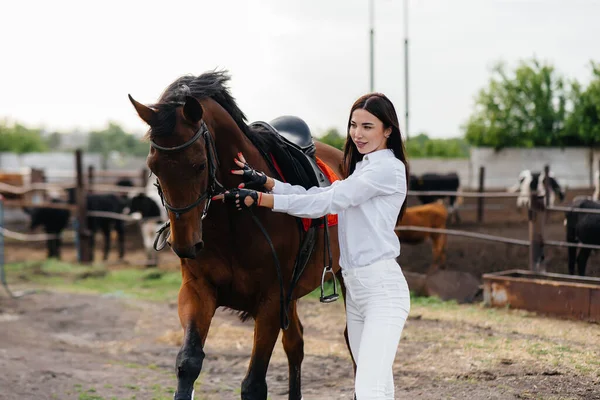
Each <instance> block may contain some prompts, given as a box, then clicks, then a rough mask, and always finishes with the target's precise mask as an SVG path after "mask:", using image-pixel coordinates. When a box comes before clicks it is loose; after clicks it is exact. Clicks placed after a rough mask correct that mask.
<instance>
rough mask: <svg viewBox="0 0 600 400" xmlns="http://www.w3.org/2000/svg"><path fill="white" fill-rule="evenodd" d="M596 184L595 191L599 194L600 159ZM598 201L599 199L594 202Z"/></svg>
mask: <svg viewBox="0 0 600 400" xmlns="http://www.w3.org/2000/svg"><path fill="white" fill-rule="evenodd" d="M597 178H598V182H596V185H597V186H596V189H597V190H598V191H599V192H600V158H599V159H598V176H597ZM598 200H600V198H597V199H596V201H598Z"/></svg>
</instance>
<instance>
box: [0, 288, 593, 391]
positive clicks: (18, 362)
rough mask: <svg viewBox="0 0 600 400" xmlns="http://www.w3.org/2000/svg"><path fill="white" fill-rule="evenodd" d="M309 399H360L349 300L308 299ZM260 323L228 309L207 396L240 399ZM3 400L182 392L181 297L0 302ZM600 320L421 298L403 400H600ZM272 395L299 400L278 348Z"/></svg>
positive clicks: (207, 366)
mask: <svg viewBox="0 0 600 400" xmlns="http://www.w3.org/2000/svg"><path fill="white" fill-rule="evenodd" d="M300 315H301V319H302V321H303V323H304V326H305V354H306V356H305V359H304V363H303V371H302V373H303V376H302V382H303V394H304V398H305V399H314V400H321V399H323V400H324V399H350V398H351V388H352V367H351V361H350V358H349V356H348V353H347V351H346V347H345V344H344V341H343V336H342V331H343V324H344V312H343V304H342V303H341V302H337V303H334V304H330V305H322V304H320V303H319V302H318V301H315V300H303V301H301V303H300ZM252 327H253V324H252V322H247V323H241V322H239V320H238V319H237V318H236V317H235V316H233V315H232V314H231V313H230V312H228V311H226V310H221V311H219V312H217V314H216V315H215V317H214V319H213V323H212V326H211V330H210V333H209V337H208V339H207V345H206V354H207V358H206V360H205V362H204V369H203V372H202V374H201V376H200V378H199V380H198V383H197V385H196V398H197V399H235V398H239V393H240V389H239V388H240V385H241V381H242V379H243V377H244V375H245V372H246V368H247V365H248V360H249V355H250V352H251V345H252V336H253V334H252ZM0 332H1V339H0V354H1V356H0V372H1V373H0V398H1V399H3V400H17V399H18V400H21V399H84V400H85V399H88V400H92V399H96V400H98V399H155V400H165V399H170V398H172V394H173V391H174V387H175V384H176V381H175V374H174V367H173V366H174V362H175V356H176V354H177V351H178V347H179V345H180V343H181V333H180V327H179V322H178V320H177V311H176V307H175V305H174V303H170V304H158V303H150V302H144V301H139V300H132V299H123V298H115V297H114V296H111V295H104V296H99V295H84V294H69V293H60V292H47V291H42V292H38V293H35V294H29V295H26V296H24V297H22V298H19V299H16V300H9V299H8V298H7V297H2V298H0ZM598 344H600V328H598V326H597V325H592V324H588V323H584V322H576V321H561V320H552V319H547V318H543V317H535V316H533V315H531V314H525V313H519V312H518V311H508V310H485V309H484V310H482V309H480V307H479V306H451V307H441V308H439V309H437V308H436V307H433V308H432V307H428V306H422V305H418V304H416V305H413V307H412V310H411V315H410V317H409V320H408V321H407V324H406V328H405V330H404V333H403V339H402V341H401V344H400V349H399V351H398V353H397V357H396V361H395V364H394V372H395V376H396V398H397V399H529V398H531V399H600V364H599V363H598V361H597V360H598V356H600V353H599V346H598ZM267 381H268V386H269V394H270V398H271V399H287V363H286V359H285V354H284V352H283V349H282V346H281V343H280V342H279V343H278V344H277V347H276V350H275V353H274V356H273V359H272V361H271V364H270V368H269V373H268V380H267Z"/></svg>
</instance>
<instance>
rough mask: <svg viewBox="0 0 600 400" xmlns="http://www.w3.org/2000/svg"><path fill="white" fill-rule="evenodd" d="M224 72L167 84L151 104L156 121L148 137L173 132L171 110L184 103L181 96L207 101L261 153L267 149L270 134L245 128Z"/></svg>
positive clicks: (173, 117) (227, 75)
mask: <svg viewBox="0 0 600 400" xmlns="http://www.w3.org/2000/svg"><path fill="white" fill-rule="evenodd" d="M229 80H230V76H229V74H228V73H227V71H211V72H205V73H203V74H202V75H199V76H193V75H185V76H182V77H180V78H178V79H177V80H175V81H174V82H173V83H171V84H170V85H169V86H168V87H167V88H166V89H165V91H164V92H163V94H162V95H161V96H160V98H159V100H158V103H156V104H154V105H151V107H152V108H154V109H155V110H156V111H157V115H158V121H157V122H156V123H155V124H153V126H152V127H151V129H150V132H149V135H150V136H151V137H156V136H167V135H170V134H171V133H172V132H173V130H174V129H175V109H176V108H177V107H180V106H182V105H183V104H185V97H186V96H192V97H195V98H197V99H203V98H207V97H208V98H211V99H213V100H214V101H216V102H217V103H219V104H220V105H221V107H223V108H224V109H225V111H227V112H228V113H229V115H231V118H233V120H234V121H235V123H236V124H237V126H238V127H239V128H240V129H241V131H242V132H244V134H246V136H248V138H249V139H250V140H251V141H252V142H253V143H254V144H255V145H257V146H259V147H261V148H262V149H263V150H266V149H269V148H271V146H272V145H274V142H273V140H272V138H271V135H265V134H264V132H260V129H259V128H255V127H252V128H251V127H249V126H248V125H247V123H246V115H245V114H244V113H243V112H242V110H240V109H239V107H238V106H237V104H236V102H235V99H234V98H233V96H232V95H231V93H229V88H228V87H227V82H228V81H229Z"/></svg>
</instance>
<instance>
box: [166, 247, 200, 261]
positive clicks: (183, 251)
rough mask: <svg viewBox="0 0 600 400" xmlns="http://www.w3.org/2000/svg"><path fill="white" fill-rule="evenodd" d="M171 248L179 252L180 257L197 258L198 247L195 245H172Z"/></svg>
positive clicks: (176, 252)
mask: <svg viewBox="0 0 600 400" xmlns="http://www.w3.org/2000/svg"><path fill="white" fill-rule="evenodd" d="M171 249H173V252H174V253H175V254H177V256H178V257H179V258H189V259H194V258H196V247H195V246H191V247H184V248H181V247H171Z"/></svg>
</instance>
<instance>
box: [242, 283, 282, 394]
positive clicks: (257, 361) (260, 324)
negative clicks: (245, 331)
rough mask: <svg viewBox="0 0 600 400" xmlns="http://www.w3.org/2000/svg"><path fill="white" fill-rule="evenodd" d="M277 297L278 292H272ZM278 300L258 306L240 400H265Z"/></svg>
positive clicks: (277, 326)
mask: <svg viewBox="0 0 600 400" xmlns="http://www.w3.org/2000/svg"><path fill="white" fill-rule="evenodd" d="M272 292H273V293H276V294H277V296H278V295H279V291H278V290H272ZM279 329H280V321H279V298H278V297H274V298H271V299H267V300H266V301H264V302H263V304H262V305H261V306H260V311H259V313H258V315H257V316H256V321H255V323H254V347H253V349H252V356H251V358H250V366H249V367H248V372H247V373H246V377H245V378H244V381H243V382H242V400H266V398H267V369H268V367H269V361H271V355H272V354H273V348H274V347H275V343H276V342H277V336H279Z"/></svg>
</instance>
